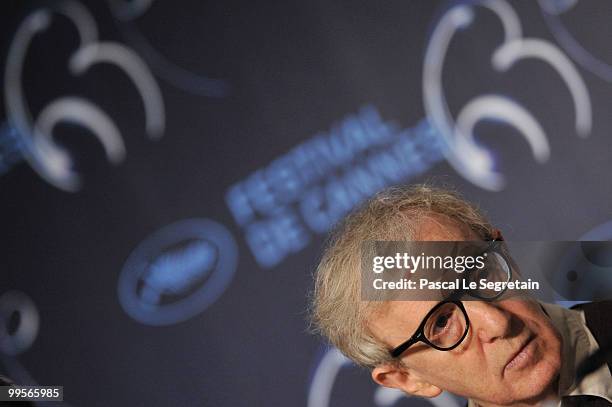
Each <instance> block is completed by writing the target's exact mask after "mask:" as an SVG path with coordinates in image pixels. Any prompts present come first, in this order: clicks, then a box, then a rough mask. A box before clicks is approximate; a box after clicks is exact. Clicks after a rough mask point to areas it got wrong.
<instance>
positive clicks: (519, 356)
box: [503, 334, 535, 375]
mask: <svg viewBox="0 0 612 407" xmlns="http://www.w3.org/2000/svg"><path fill="white" fill-rule="evenodd" d="M534 339H535V335H533V334H531V335H529V336H528V337H527V339H526V340H525V341H524V342H523V344H522V345H521V347H520V348H519V349H518V350H517V351H516V352H515V353H514V354H513V355H512V357H511V358H510V359H509V360H508V362H507V363H506V365H505V366H504V371H503V374H504V375H505V374H506V373H507V372H509V371H511V370H514V369H520V368H522V367H523V366H525V365H527V364H529V362H530V361H531V359H532V358H533V354H534V348H535V346H534V345H535V341H534Z"/></svg>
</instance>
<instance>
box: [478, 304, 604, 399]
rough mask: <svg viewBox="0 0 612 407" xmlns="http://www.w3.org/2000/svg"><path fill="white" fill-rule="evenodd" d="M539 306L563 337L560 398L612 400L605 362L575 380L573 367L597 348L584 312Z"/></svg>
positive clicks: (547, 305) (553, 306) (553, 305)
mask: <svg viewBox="0 0 612 407" xmlns="http://www.w3.org/2000/svg"><path fill="white" fill-rule="evenodd" d="M541 305H542V308H543V309H544V312H546V314H548V316H549V317H550V319H551V322H552V324H553V325H554V326H555V328H556V329H557V330H558V331H559V333H560V334H561V337H562V340H563V348H562V350H561V358H562V359H561V370H560V372H559V388H558V395H559V399H560V398H561V397H564V396H586V395H590V396H598V397H602V398H604V399H606V400H608V401H609V402H610V403H612V375H610V370H609V369H608V365H607V364H604V365H602V366H600V367H599V369H597V370H595V371H593V372H591V373H589V374H588V375H586V376H585V377H583V378H582V380H577V379H576V369H577V367H578V366H580V363H582V362H583V361H584V360H585V359H586V358H587V357H588V356H589V355H592V354H593V353H594V352H596V351H598V350H599V345H598V344H597V341H596V340H595V338H594V337H593V334H592V333H591V331H589V329H588V328H587V326H586V321H585V318H584V312H582V311H580V310H572V309H567V308H564V307H561V306H559V305H555V304H547V303H541ZM559 405H561V403H560V402H559ZM468 407H478V404H476V403H475V402H474V401H473V400H468Z"/></svg>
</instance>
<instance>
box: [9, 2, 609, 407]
mask: <svg viewBox="0 0 612 407" xmlns="http://www.w3.org/2000/svg"><path fill="white" fill-rule="evenodd" d="M2 10H3V11H2V13H1V15H0V20H1V24H0V30H1V33H2V37H1V43H0V46H1V47H2V48H1V49H0V52H1V54H0V55H1V56H2V57H1V60H0V61H1V73H2V76H1V78H2V84H1V85H0V87H1V88H0V89H1V98H0V100H1V101H0V194H1V197H2V200H1V202H0V205H1V206H0V209H1V210H0V225H2V230H3V236H4V238H3V239H2V249H1V252H0V254H1V256H0V259H1V262H0V373H1V374H5V375H8V376H10V377H12V378H13V379H14V380H15V381H17V382H19V383H22V384H40V385H63V386H64V396H65V399H66V403H65V405H70V406H74V407H86V406H87V407H91V406H132V405H136V406H233V407H238V406H281V405H289V406H308V407H327V406H376V407H387V406H425V405H435V406H458V405H462V401H461V400H460V399H459V398H457V397H455V396H452V395H450V394H446V393H445V394H443V395H441V396H440V397H438V398H437V399H433V400H431V401H424V400H419V399H412V398H407V397H404V396H402V394H400V393H397V392H395V391H392V390H388V389H377V388H376V386H375V385H374V384H373V383H371V380H370V378H369V374H368V372H365V371H363V370H360V369H358V368H356V367H354V366H353V365H352V364H351V363H350V362H348V361H347V360H346V359H344V358H343V357H342V356H341V355H340V354H339V353H338V352H337V351H336V350H334V349H331V348H328V347H327V346H326V345H325V344H324V343H323V342H322V341H320V340H319V339H318V338H316V337H313V336H311V335H309V334H308V333H307V312H306V308H307V292H308V289H309V287H310V284H311V273H312V272H313V269H314V267H315V265H316V263H317V259H318V257H319V255H320V250H321V247H322V243H323V240H324V237H325V234H326V232H327V231H328V230H329V229H330V227H331V226H332V225H333V224H334V223H335V222H336V221H337V220H339V219H340V218H341V217H342V216H343V215H345V214H346V213H347V212H348V211H349V210H350V209H351V208H353V207H354V206H355V205H356V204H358V203H359V202H360V201H362V200H363V199H364V198H367V197H368V196H371V195H372V194H373V193H375V192H376V191H378V190H380V189H381V188H384V187H387V186H390V185H396V184H403V183H411V182H423V181H431V182H435V183H436V184H439V185H449V186H454V187H456V188H457V189H459V190H460V191H461V192H462V193H464V194H465V196H466V197H467V198H468V199H470V200H472V201H474V202H476V203H478V204H479V205H481V206H482V208H483V209H484V210H485V211H486V212H487V213H488V214H489V216H490V217H491V219H492V220H493V221H494V222H495V223H496V224H497V225H499V227H500V228H501V229H502V230H503V232H504V235H505V237H506V238H507V239H509V240H577V239H595V240H597V239H601V240H608V239H609V238H610V237H612V223H611V222H612V206H611V199H612V184H610V180H609V178H610V177H609V174H610V173H611V171H612V160H611V159H610V158H611V156H612V115H610V106H612V48H610V45H609V44H610V43H609V41H608V39H609V38H610V36H611V35H612V27H611V26H610V24H609V21H610V17H612V3H608V2H604V1H599V2H586V1H578V0H540V1H532V2H519V1H506V0H481V1H469V2H436V1H429V0H420V1H416V0H413V1H408V0H402V1H394V0H391V1H385V2H382V3H381V2H372V1H340V0H334V1H329V0H327V1H322V0H315V1H308V2H296V1H268V2H252V1H251V2H249V1H236V0H227V1H216V2H213V1H208V2H203V1H195V0H189V1H187V0H185V1H181V2H170V1H160V0H158V1H153V0H131V1H129V0H109V1H96V2H94V1H89V0H87V1H86V0H64V1H46V0H43V1H3V2H2ZM41 405H42V404H41Z"/></svg>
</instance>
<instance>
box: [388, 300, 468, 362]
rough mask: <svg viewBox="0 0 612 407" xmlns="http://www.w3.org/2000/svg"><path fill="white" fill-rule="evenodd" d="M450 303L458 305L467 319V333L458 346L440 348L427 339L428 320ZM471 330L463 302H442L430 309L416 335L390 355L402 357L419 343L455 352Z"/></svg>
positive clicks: (458, 342) (464, 333) (393, 350)
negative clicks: (426, 325) (426, 326)
mask: <svg viewBox="0 0 612 407" xmlns="http://www.w3.org/2000/svg"><path fill="white" fill-rule="evenodd" d="M448 303H453V304H455V305H457V307H459V309H460V310H461V312H463V316H464V317H465V332H463V335H461V339H459V340H458V341H457V343H456V344H454V345H453V346H451V347H448V348H443V347H440V346H438V345H436V344H434V343H432V342H430V341H429V339H427V337H426V336H425V324H427V320H428V319H429V317H430V316H432V315H433V314H434V313H435V312H436V311H437V310H438V308H440V307H442V306H443V305H445V304H448ZM469 330H470V319H469V318H468V314H467V311H466V310H465V307H464V306H463V303H462V302H461V301H458V300H446V301H441V302H439V303H437V304H436V305H435V306H434V307H433V308H432V309H430V310H429V312H428V313H427V315H425V318H423V321H421V324H420V325H419V327H418V328H417V330H416V332H415V333H414V335H412V337H411V338H410V339H408V340H407V341H406V342H404V343H402V344H401V345H399V346H398V347H396V348H394V349H392V350H391V351H390V353H391V356H392V357H394V358H396V357H398V356H399V355H401V354H402V353H404V352H405V351H406V350H407V349H408V348H409V347H411V346H412V345H414V344H415V343H418V342H424V343H426V344H427V345H429V346H431V347H432V348H434V349H437V350H441V351H449V350H453V349H455V348H456V347H457V346H459V344H460V343H461V342H463V340H464V339H465V337H466V335H467V333H468V331H469Z"/></svg>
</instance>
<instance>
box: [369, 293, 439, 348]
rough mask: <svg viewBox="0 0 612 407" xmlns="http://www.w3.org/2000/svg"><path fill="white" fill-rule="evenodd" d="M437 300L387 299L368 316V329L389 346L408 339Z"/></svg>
mask: <svg viewBox="0 0 612 407" xmlns="http://www.w3.org/2000/svg"><path fill="white" fill-rule="evenodd" d="M437 303H438V301H387V302H384V303H381V304H379V305H378V306H377V308H376V310H375V311H374V312H372V314H371V315H370V317H369V318H368V326H369V328H370V331H371V332H372V333H373V334H374V335H375V336H376V337H377V338H378V339H379V340H381V341H382V342H384V343H386V344H387V345H389V346H390V347H395V346H397V345H398V344H399V343H401V342H403V341H405V340H406V339H408V338H409V337H410V336H411V335H412V334H414V332H415V331H416V329H417V328H418V327H419V324H420V323H421V321H422V320H423V318H424V317H425V315H427V313H428V312H429V311H430V310H431V309H432V308H433V307H434V306H435V305H436V304H437Z"/></svg>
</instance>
